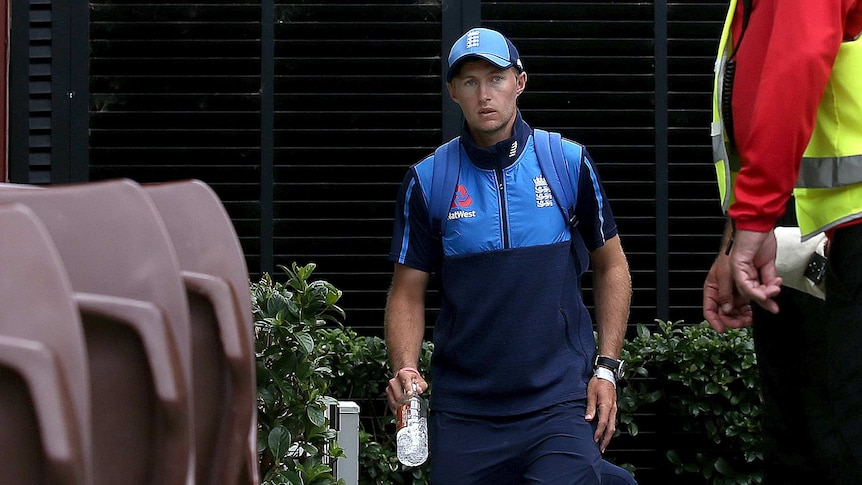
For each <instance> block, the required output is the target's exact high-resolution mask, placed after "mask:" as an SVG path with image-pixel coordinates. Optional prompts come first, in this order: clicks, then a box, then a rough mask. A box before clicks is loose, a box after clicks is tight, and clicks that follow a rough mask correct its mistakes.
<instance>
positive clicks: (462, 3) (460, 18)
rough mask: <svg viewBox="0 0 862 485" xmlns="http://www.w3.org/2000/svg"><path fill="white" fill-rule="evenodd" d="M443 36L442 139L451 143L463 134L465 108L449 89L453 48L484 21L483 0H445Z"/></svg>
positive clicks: (443, 7) (441, 46)
mask: <svg viewBox="0 0 862 485" xmlns="http://www.w3.org/2000/svg"><path fill="white" fill-rule="evenodd" d="M442 9H443V16H442V25H441V27H442V36H441V40H440V76H441V78H442V79H441V80H442V83H441V92H442V93H443V96H442V98H443V127H442V128H443V133H442V135H443V136H442V140H441V142H447V141H449V140H451V139H452V138H454V137H456V136H458V135H459V134H460V133H461V124H462V123H463V117H462V114H461V109H460V108H459V107H458V105H457V104H455V102H454V101H452V100H451V99H450V98H449V95H448V90H447V89H446V72H447V71H448V70H449V59H448V57H449V49H450V48H452V44H454V43H455V41H456V40H458V37H461V35H462V34H464V32H466V31H467V29H470V28H472V27H479V26H480V25H481V24H482V2H481V1H480V0H443V3H442Z"/></svg>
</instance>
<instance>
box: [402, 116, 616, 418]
mask: <svg viewBox="0 0 862 485" xmlns="http://www.w3.org/2000/svg"><path fill="white" fill-rule="evenodd" d="M563 153H564V154H565V156H566V160H567V163H568V164H569V177H570V183H571V184H572V187H573V188H576V193H577V204H576V208H575V209H576V216H577V221H578V224H577V226H576V230H574V231H571V230H570V228H569V226H568V225H567V223H566V220H565V219H564V218H563V215H562V212H561V211H560V209H559V207H557V206H556V201H555V200H554V199H553V197H552V195H551V193H550V189H549V188H548V184H547V183H546V181H545V179H544V177H543V174H542V172H541V169H540V168H539V164H538V160H537V159H536V152H535V148H534V145H533V136H532V129H531V128H530V127H529V126H528V125H527V124H526V123H525V122H524V121H523V120H522V119H521V116H520V113H518V117H517V120H516V123H515V130H514V135H513V136H512V137H511V138H509V139H508V140H504V141H502V142H500V143H498V144H496V145H495V146H493V147H490V148H482V147H479V146H478V145H476V144H475V142H474V141H473V140H472V138H471V137H470V135H469V132H468V131H467V130H466V129H465V130H463V133H462V136H461V146H460V160H458V161H450V162H455V163H460V171H459V176H458V182H457V187H456V188H455V192H454V194H453V201H452V205H451V208H450V210H449V214H448V218H447V221H446V223H445V225H444V232H443V234H442V237H438V236H437V235H436V234H433V232H432V229H431V222H430V218H429V214H428V205H429V197H428V195H429V193H430V183H431V178H432V174H433V164H434V163H435V159H434V156H433V155H431V156H429V157H427V158H425V159H424V160H422V161H420V162H419V163H417V164H415V165H414V166H413V167H411V169H410V170H409V172H408V173H407V175H406V177H405V179H404V182H403V183H402V186H401V190H400V192H399V195H398V200H397V206H396V215H395V224H394V233H393V238H392V247H391V250H390V255H389V257H390V259H391V260H392V261H394V262H397V263H400V264H403V265H406V266H409V267H412V268H415V269H419V270H421V271H426V272H429V273H431V272H435V273H437V274H438V279H439V281H440V283H441V309H440V314H439V316H438V319H437V322H436V324H435V330H434V346H435V347H434V354H433V357H432V364H431V378H432V382H433V385H434V392H433V393H432V402H431V405H432V407H433V408H434V409H438V410H444V411H450V412H457V413H462V414H475V415H493V416H501V415H515V414H521V413H525V412H530V411H535V410H538V409H542V408H545V407H548V406H551V405H554V404H557V403H560V402H565V401H570V400H575V399H583V398H584V397H586V384H587V382H589V379H590V377H591V376H592V359H593V356H594V353H595V340H594V338H593V326H592V321H591V318H590V315H589V312H588V311H587V309H586V307H585V306H584V303H583V299H582V297H581V285H580V277H581V275H582V274H583V272H584V271H585V270H586V268H587V266H588V261H587V259H588V257H587V252H588V251H592V250H595V249H596V248H598V247H600V246H602V245H603V244H604V242H605V241H606V240H607V239H608V238H611V237H614V236H615V235H616V234H617V228H616V224H615V222H614V219H613V214H612V212H611V209H610V205H609V204H608V201H607V198H606V197H605V194H604V191H603V189H602V187H601V182H600V179H599V176H598V173H597V171H596V169H595V166H594V164H593V162H592V160H591V159H590V157H589V154H588V153H587V151H586V150H585V149H583V147H580V146H578V145H577V144H575V142H572V141H569V140H564V145H563Z"/></svg>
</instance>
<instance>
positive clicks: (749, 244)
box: [730, 231, 781, 313]
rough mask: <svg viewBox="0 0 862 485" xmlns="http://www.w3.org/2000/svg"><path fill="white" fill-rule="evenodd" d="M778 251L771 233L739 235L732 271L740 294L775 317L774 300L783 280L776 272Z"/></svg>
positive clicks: (743, 232)
mask: <svg viewBox="0 0 862 485" xmlns="http://www.w3.org/2000/svg"><path fill="white" fill-rule="evenodd" d="M777 248H778V244H777V242H776V241H775V234H774V233H773V232H772V231H767V232H754V231H736V234H735V235H734V238H733V248H732V249H731V251H730V268H731V272H732V274H733V281H734V282H735V283H736V288H737V290H738V291H739V294H740V295H741V296H742V297H743V298H747V299H749V300H754V302H756V303H757V304H758V305H760V306H762V307H763V308H765V309H766V310H768V311H770V312H772V313H778V303H776V302H775V300H773V298H775V297H776V296H778V293H780V292H781V277H780V276H778V273H777V272H776V269H775V255H776V252H777Z"/></svg>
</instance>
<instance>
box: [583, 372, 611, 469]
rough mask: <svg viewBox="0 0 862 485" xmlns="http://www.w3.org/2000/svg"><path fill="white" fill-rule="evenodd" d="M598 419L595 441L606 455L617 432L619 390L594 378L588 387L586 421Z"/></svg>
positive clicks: (602, 380)
mask: <svg viewBox="0 0 862 485" xmlns="http://www.w3.org/2000/svg"><path fill="white" fill-rule="evenodd" d="M597 417H598V423H597V426H596V433H595V434H594V435H593V440H594V441H595V442H596V443H598V444H599V450H601V452H602V453H604V452H605V449H606V448H607V447H608V443H610V442H611V438H613V437H614V432H615V431H616V430H617V390H616V388H615V387H614V384H613V383H612V382H610V381H607V380H604V379H599V378H598V377H593V378H592V379H590V383H589V384H588V385H587V413H586V415H585V416H584V419H586V420H587V421H593V420H594V419H596V418H597Z"/></svg>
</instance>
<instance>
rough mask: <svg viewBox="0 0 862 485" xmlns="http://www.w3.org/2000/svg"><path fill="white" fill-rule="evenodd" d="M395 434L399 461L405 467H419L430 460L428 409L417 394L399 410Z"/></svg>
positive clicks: (414, 389) (414, 388)
mask: <svg viewBox="0 0 862 485" xmlns="http://www.w3.org/2000/svg"><path fill="white" fill-rule="evenodd" d="M396 420H397V423H396V424H397V429H398V430H397V431H396V432H395V442H396V446H397V448H396V451H397V455H398V461H400V462H401V463H402V464H404V465H405V466H411V467H413V466H419V465H421V464H423V463H425V460H427V459H428V409H427V407H426V404H425V400H424V399H422V398H421V397H420V396H419V394H417V393H416V384H413V396H411V397H410V399H408V400H407V402H405V403H404V404H402V405H401V406H400V407H399V408H398V415H397V416H396Z"/></svg>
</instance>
